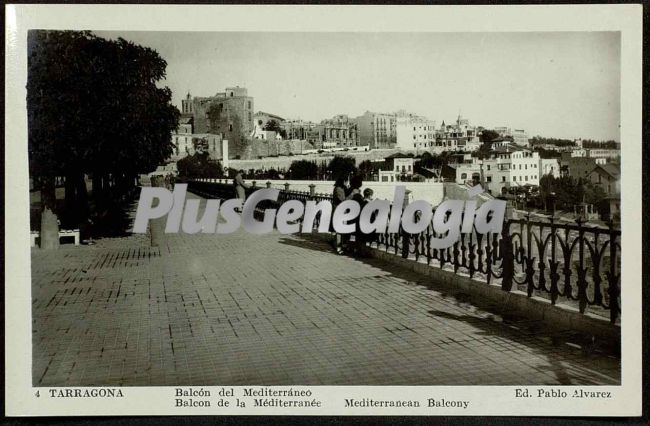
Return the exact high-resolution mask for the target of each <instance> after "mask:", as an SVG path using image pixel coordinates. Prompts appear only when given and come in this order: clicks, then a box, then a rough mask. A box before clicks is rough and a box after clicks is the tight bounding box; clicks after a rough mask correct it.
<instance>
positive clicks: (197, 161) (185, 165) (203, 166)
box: [176, 152, 223, 178]
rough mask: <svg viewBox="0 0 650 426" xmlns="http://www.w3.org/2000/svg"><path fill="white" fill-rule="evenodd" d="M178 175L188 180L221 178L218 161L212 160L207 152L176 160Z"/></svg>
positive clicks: (221, 173)
mask: <svg viewBox="0 0 650 426" xmlns="http://www.w3.org/2000/svg"><path fill="white" fill-rule="evenodd" d="M176 167H178V174H179V175H180V176H183V177H188V178H218V177H222V176H223V168H222V167H221V163H220V162H219V161H215V160H212V159H211V158H210V156H209V155H208V153H207V152H196V153H194V155H188V156H187V157H183V158H181V159H180V160H178V163H177V164H176Z"/></svg>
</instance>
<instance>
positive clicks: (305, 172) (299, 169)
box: [289, 160, 318, 180]
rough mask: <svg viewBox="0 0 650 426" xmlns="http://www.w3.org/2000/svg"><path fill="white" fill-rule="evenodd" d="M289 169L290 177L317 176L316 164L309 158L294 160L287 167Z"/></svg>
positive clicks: (308, 177)
mask: <svg viewBox="0 0 650 426" xmlns="http://www.w3.org/2000/svg"><path fill="white" fill-rule="evenodd" d="M289 170H291V179H298V180H302V179H305V180H306V179H316V178H317V177H318V165H316V162H314V161H309V160H295V161H292V162H291V166H290V167H289Z"/></svg>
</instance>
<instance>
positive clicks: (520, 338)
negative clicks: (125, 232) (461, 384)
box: [279, 235, 620, 385]
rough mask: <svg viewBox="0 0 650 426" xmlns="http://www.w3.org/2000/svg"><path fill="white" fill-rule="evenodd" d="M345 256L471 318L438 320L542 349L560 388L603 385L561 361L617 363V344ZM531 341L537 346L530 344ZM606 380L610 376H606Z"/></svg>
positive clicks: (302, 241) (316, 245)
mask: <svg viewBox="0 0 650 426" xmlns="http://www.w3.org/2000/svg"><path fill="white" fill-rule="evenodd" d="M279 241H280V243H281V244H287V245H291V246H295V247H300V248H303V249H308V250H315V251H319V252H331V253H332V255H334V253H333V249H332V246H331V245H330V244H329V243H327V242H326V241H323V240H321V239H318V238H317V237H314V236H309V235H300V236H295V237H285V238H281V239H280V240H279ZM347 257H348V258H349V259H350V260H351V261H356V262H362V263H364V264H367V265H369V266H372V267H374V268H378V269H381V270H383V271H385V272H388V273H389V274H390V275H392V276H394V277H396V278H399V279H403V280H406V281H410V282H412V283H415V284H418V285H421V286H423V287H426V288H427V289H428V290H432V291H436V292H437V293H439V294H440V297H441V298H444V299H447V300H448V301H451V302H452V303H453V304H454V305H455V306H457V307H459V308H461V309H463V310H465V311H467V312H471V314H470V315H456V314H453V313H450V312H444V311H433V310H432V311H428V313H429V315H431V316H432V317H433V316H436V317H439V318H440V317H441V318H445V319H448V320H450V321H459V322H465V323H468V324H470V325H472V326H473V327H474V328H476V329H478V330H480V331H478V333H477V335H481V336H498V337H501V338H505V339H508V340H511V341H514V342H517V343H518V344H522V345H526V346H527V347H529V348H533V349H539V348H541V347H543V348H544V350H537V351H536V352H538V353H540V354H542V355H544V356H545V357H546V358H547V359H548V363H549V365H550V367H548V366H545V367H544V368H546V369H548V368H550V369H551V370H552V371H553V372H554V374H555V376H556V378H557V380H558V382H559V383H561V384H563V385H571V384H585V385H588V384H596V383H601V382H596V381H591V380H590V379H589V374H590V373H593V372H592V371H590V370H584V371H573V372H571V373H569V372H567V371H566V369H565V367H564V366H563V365H562V364H563V363H562V361H563V360H565V359H569V358H570V359H575V358H581V362H588V363H589V364H591V365H592V367H595V366H596V365H597V364H598V360H599V359H601V358H602V357H608V358H615V359H619V360H620V346H619V345H617V344H615V343H610V342H597V343H595V342H593V341H592V340H591V339H590V338H589V337H588V336H584V335H582V334H579V333H577V332H575V331H572V330H558V329H552V328H551V327H549V326H547V325H544V324H543V323H542V322H541V321H540V320H534V319H530V318H528V317H526V315H525V313H522V312H512V311H505V310H504V309H503V307H501V306H499V305H498V304H496V303H490V302H488V301H485V300H480V299H479V298H478V297H477V296H473V295H469V294H467V293H464V292H462V291H461V290H459V289H455V288H453V287H450V286H449V285H446V284H442V283H439V282H435V281H432V280H431V279H429V278H428V277H425V276H423V275H421V274H418V273H417V272H414V271H411V270H408V269H406V268H403V267H400V266H397V265H394V264H390V263H387V262H385V261H383V260H380V259H377V258H373V257H356V258H355V257H351V256H347ZM477 285H480V284H477ZM477 308H478V309H477ZM532 342H535V343H534V344H531V343H532ZM571 368H572V369H573V370H580V368H579V367H576V366H575V363H572V366H571ZM576 375H577V376H578V378H577V379H575V377H576ZM607 376H608V377H610V376H609V375H607ZM610 380H612V383H614V382H616V383H618V382H620V370H619V377H617V378H615V379H614V378H612V377H610Z"/></svg>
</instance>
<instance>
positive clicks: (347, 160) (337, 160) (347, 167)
mask: <svg viewBox="0 0 650 426" xmlns="http://www.w3.org/2000/svg"><path fill="white" fill-rule="evenodd" d="M327 171H328V172H329V173H330V174H331V176H332V178H333V180H336V179H338V178H339V177H344V178H348V177H350V176H351V175H353V174H355V173H356V172H357V167H356V166H355V162H354V158H352V157H343V156H340V155H336V156H334V158H332V159H331V160H330V162H329V164H328V165H327Z"/></svg>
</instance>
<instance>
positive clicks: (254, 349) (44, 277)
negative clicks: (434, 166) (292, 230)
mask: <svg viewBox="0 0 650 426" xmlns="http://www.w3.org/2000/svg"><path fill="white" fill-rule="evenodd" d="M32 276H33V283H32V315H33V384H34V385H35V386H82V385H83V386H90V385H236V384H266V385H283V384H310V385H318V384H323V385H352V384H355V385H413V384H421V385H470V384H478V385H542V384H567V385H569V384H572V385H577V384H584V385H591V384H618V383H620V359H619V358H617V357H615V356H611V355H607V354H605V353H600V352H599V351H594V350H590V349H589V348H585V347H583V348H580V347H578V346H576V345H574V344H567V343H566V341H567V339H565V337H567V336H568V333H565V334H563V333H555V334H550V333H549V332H544V331H543V330H540V328H539V324H536V323H533V322H530V321H527V320H526V319H525V318H511V317H508V316H504V314H503V313H499V312H498V311H497V310H496V309H495V308H492V307H490V306H481V305H480V303H476V302H474V301H472V300H471V299H470V298H468V296H467V295H463V294H459V293H455V292H453V291H449V290H448V289H444V288H439V287H437V286H436V284H435V283H431V282H428V280H427V279H426V278H424V277H423V276H420V275H417V274H415V273H413V272H408V271H404V270H400V269H398V268H396V267H395V266H392V265H387V264H383V263H381V262H380V261H378V260H363V261H361V260H356V259H353V258H350V257H347V256H338V255H336V254H334V253H332V251H331V249H330V248H329V246H328V245H327V244H326V243H324V242H320V241H316V240H310V239H306V238H304V237H300V236H287V235H281V234H278V233H272V234H268V235H251V234H248V233H245V232H238V233H235V234H232V235H184V234H176V235H168V236H166V243H165V245H164V246H162V247H160V248H150V247H149V239H148V236H146V235H132V236H129V237H126V238H119V239H104V240H100V241H98V243H97V244H96V245H94V246H79V247H73V246H62V247H61V249H60V250H56V251H49V252H48V251H41V250H40V249H32Z"/></svg>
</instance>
